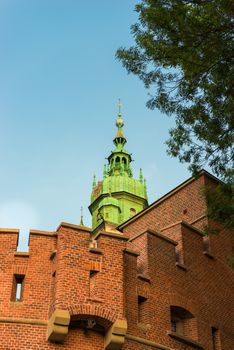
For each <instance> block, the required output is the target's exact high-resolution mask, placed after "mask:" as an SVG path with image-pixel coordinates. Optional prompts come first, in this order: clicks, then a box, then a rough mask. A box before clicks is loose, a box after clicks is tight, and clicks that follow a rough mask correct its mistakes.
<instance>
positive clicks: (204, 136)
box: [116, 0, 234, 188]
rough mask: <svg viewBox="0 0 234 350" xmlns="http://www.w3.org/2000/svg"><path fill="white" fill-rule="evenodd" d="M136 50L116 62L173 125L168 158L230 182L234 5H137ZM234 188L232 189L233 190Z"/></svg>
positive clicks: (148, 1) (219, 1)
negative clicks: (139, 82) (138, 81)
mask: <svg viewBox="0 0 234 350" xmlns="http://www.w3.org/2000/svg"><path fill="white" fill-rule="evenodd" d="M135 9H136V11H137V12H138V15H139V20H138V23H136V24H134V25H133V26H132V34H133V37H134V40H135V44H134V46H133V47H130V48H128V49H126V48H120V49H118V51H117V53H116V55H117V58H118V59H119V60H121V62H122V64H123V66H124V67H125V68H126V69H127V71H128V72H129V73H133V74H135V75H137V76H138V77H139V78H140V79H141V80H142V81H143V83H144V85H145V86H146V88H148V89H149V93H150V99H149V101H148V102H147V106H148V107H149V108H151V109H154V108H158V109H159V110H161V111H162V112H163V113H165V114H166V115H169V116H171V115H172V116H173V117H174V118H175V127H174V128H173V129H171V130H170V139H169V140H168V141H167V145H168V152H169V154H170V155H172V156H175V157H178V158H179V159H180V161H182V162H188V163H189V164H190V165H189V168H190V169H191V170H192V171H193V172H196V171H197V170H199V169H201V168H203V167H204V166H205V165H208V166H210V168H211V169H212V171H213V172H214V173H215V174H216V175H217V176H218V177H219V178H221V179H223V180H225V181H227V182H229V183H230V184H231V183H232V182H233V175H234V171H233V168H234V167H233V165H234V162H233V161H234V152H233V150H234V149H233V148H234V117H233V110H234V108H233V107H234V103H233V100H234V2H233V0H194V1H192V0H191V1H189V0H141V2H140V3H139V4H138V5H136V7H135ZM232 188H233V187H232Z"/></svg>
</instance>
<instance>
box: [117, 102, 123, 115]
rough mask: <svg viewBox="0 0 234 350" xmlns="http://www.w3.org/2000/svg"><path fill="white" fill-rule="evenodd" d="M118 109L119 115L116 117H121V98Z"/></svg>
mask: <svg viewBox="0 0 234 350" xmlns="http://www.w3.org/2000/svg"><path fill="white" fill-rule="evenodd" d="M118 107H119V113H118V116H119V117H121V115H122V113H121V108H122V107H123V105H122V103H121V98H119V103H118Z"/></svg>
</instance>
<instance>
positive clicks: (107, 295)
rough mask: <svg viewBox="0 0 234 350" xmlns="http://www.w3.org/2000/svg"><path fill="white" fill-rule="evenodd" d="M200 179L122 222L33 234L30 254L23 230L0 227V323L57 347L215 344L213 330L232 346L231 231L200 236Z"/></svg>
mask: <svg viewBox="0 0 234 350" xmlns="http://www.w3.org/2000/svg"><path fill="white" fill-rule="evenodd" d="M204 183H205V178H204V177H203V178H198V179H196V180H190V181H188V182H187V183H186V184H184V185H183V186H180V187H179V188H178V189H177V191H174V192H173V193H171V194H170V195H168V196H166V197H165V198H163V199H161V200H159V201H158V202H155V203H154V204H153V205H152V207H151V208H150V209H149V210H148V209H146V210H145V211H143V212H142V213H141V214H137V215H136V217H135V219H130V220H129V221H128V222H126V224H123V225H121V226H120V227H119V228H116V227H113V225H110V224H108V223H103V224H102V225H100V226H99V227H98V229H97V230H96V231H92V230H91V229H90V228H88V227H85V226H80V225H73V224H70V223H64V222H63V223H61V224H60V225H59V226H58V228H57V229H56V230H55V231H51V232H46V231H39V230H31V231H30V234H29V250H28V252H19V251H17V244H18V236H19V230H17V229H0V256H1V265H0V290H1V294H0V327H4V332H5V329H6V330H11V329H15V328H14V327H16V326H17V327H21V328H20V329H21V333H22V334H28V337H31V335H30V334H34V335H35V339H36V340H32V341H33V342H34V343H33V344H34V345H35V344H37V343H36V342H37V341H39V342H40V343H41V344H43V346H44V348H45V349H53V350H54V349H56V348H57V347H60V348H64V349H66V348H67V349H72V350H73V349H75V348H74V346H75V345H74V346H73V343H74V339H77V340H76V342H75V344H77V342H81V344H82V349H83V348H84V349H86V345H87V344H89V345H87V349H88V350H93V349H94V348H95V349H98V350H103V349H107V350H108V349H109V350H110V349H134V350H135V349H137V350H138V349H141V348H142V346H143V347H144V349H149V348H159V349H166V350H172V349H177V350H183V349H184V346H185V344H186V348H187V349H188V350H192V349H193V350H194V348H195V349H205V350H211V349H212V337H211V327H213V328H212V330H216V329H218V330H219V331H220V332H222V334H223V336H222V344H223V350H229V349H231V344H232V341H233V336H232V334H233V331H232V329H231V327H230V319H231V318H232V315H233V314H234V306H233V305H234V303H233V295H232V291H233V289H234V277H233V271H232V270H231V269H230V267H229V266H228V264H227V257H228V255H229V254H231V247H232V245H233V244H234V242H233V237H234V235H233V233H232V232H231V231H226V230H223V231H221V232H220V234H219V235H213V236H206V235H205V234H204V230H203V227H204V226H205V225H207V223H209V221H208V219H207V217H206V215H205V203H204V201H203V202H202V203H200V202H199V204H198V208H196V210H193V209H194V205H196V203H197V199H196V198H195V199H194V196H195V195H196V196H197V195H198V194H199V196H200V191H201V188H202V186H203V184H204ZM191 198H193V203H192V204H190V202H189V200H190V201H191ZM199 200H200V197H199ZM176 203H177V207H175V205H176ZM186 210H187V211H186ZM187 220H188V221H187ZM173 327H174V328H173ZM176 327H177V328H176ZM176 329H177V331H175V330H176ZM32 330H33V332H32ZM213 332H214V331H213ZM217 334H218V333H217ZM30 339H31V338H30ZM93 339H95V345H93ZM57 343H60V345H57ZM62 344H63V345H62ZM79 344H80V343H79ZM103 344H104V345H103ZM123 344H124V345H123ZM34 345H33V346H32V348H33V347H34ZM0 348H1V346H0Z"/></svg>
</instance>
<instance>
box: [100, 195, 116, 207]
mask: <svg viewBox="0 0 234 350" xmlns="http://www.w3.org/2000/svg"><path fill="white" fill-rule="evenodd" d="M106 205H113V206H115V207H118V208H119V201H118V199H116V198H114V197H111V196H108V197H105V198H103V199H102V200H101V202H100V203H99V206H98V209H100V208H101V207H103V206H106Z"/></svg>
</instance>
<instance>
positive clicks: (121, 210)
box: [89, 103, 148, 230]
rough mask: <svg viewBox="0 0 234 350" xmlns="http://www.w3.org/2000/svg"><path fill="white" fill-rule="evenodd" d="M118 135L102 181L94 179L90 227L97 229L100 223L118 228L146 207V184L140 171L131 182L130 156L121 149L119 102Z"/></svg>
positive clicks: (123, 142)
mask: <svg viewBox="0 0 234 350" xmlns="http://www.w3.org/2000/svg"><path fill="white" fill-rule="evenodd" d="M116 126H117V133H116V136H115V138H114V140H113V142H114V145H115V149H114V150H113V151H112V152H111V154H110V155H109V157H108V158H107V159H108V164H107V165H106V164H105V165H104V171H103V179H102V180H101V181H98V182H97V183H96V178H95V176H94V179H93V189H92V194H91V204H90V206H89V210H90V212H91V214H92V228H93V230H96V229H97V228H98V227H99V226H101V225H102V224H103V223H108V224H111V225H114V226H118V225H120V224H121V223H123V222H124V221H126V220H128V219H129V218H131V217H132V216H134V215H135V214H137V213H139V212H140V211H141V210H143V209H144V208H146V207H147V205H148V199H147V193H146V183H145V180H143V175H142V170H141V169H140V175H139V179H138V180H136V179H133V176H132V169H131V162H132V157H131V154H130V153H129V152H128V151H127V150H126V149H125V148H124V146H125V144H126V142H127V140H126V138H125V136H124V134H123V126H124V121H123V119H122V113H121V104H120V103H119V113H118V119H117V120H116Z"/></svg>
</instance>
